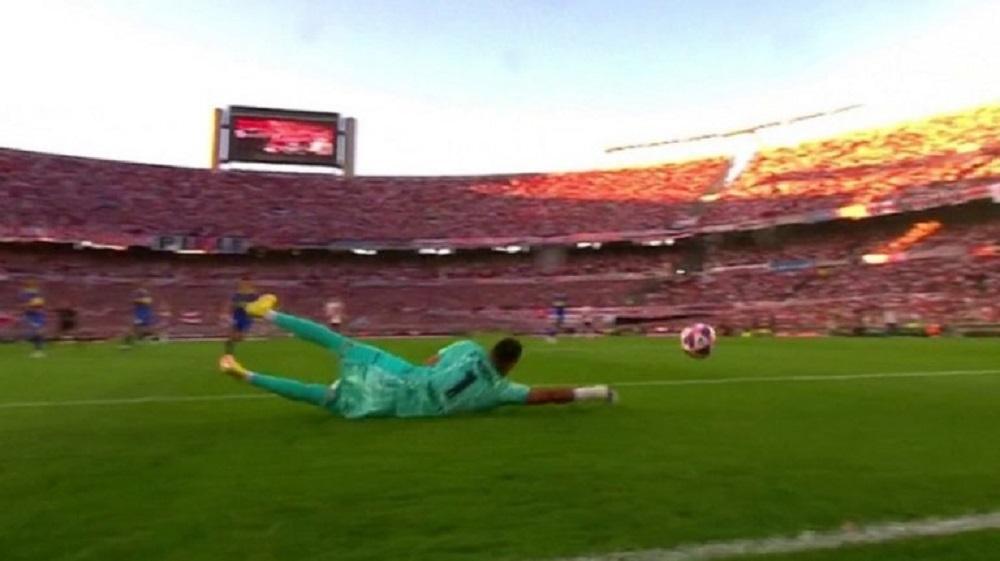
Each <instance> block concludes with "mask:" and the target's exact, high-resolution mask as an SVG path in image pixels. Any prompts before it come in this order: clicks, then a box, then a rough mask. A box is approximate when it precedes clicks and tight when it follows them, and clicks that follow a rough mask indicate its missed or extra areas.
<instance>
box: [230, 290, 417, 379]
mask: <svg viewBox="0 0 1000 561" xmlns="http://www.w3.org/2000/svg"><path fill="white" fill-rule="evenodd" d="M277 302H278V300H277V298H276V297H275V296H274V295H271V294H265V295H264V296H261V297H260V298H258V299H257V300H256V301H254V302H251V303H250V304H247V312H249V313H250V314H251V315H254V316H257V317H262V318H264V319H266V320H268V321H270V322H272V323H274V324H275V325H277V326H278V327H280V328H281V329H284V330H285V331H288V332H289V333H291V334H293V335H295V336H296V337H298V338H300V339H304V340H306V341H309V342H311V343H315V344H317V345H319V346H321V347H325V348H327V349H330V350H331V351H333V352H335V353H337V354H338V355H339V356H340V357H341V358H342V359H345V360H348V361H351V362H355V363H361V364H376V363H377V364H378V365H379V366H380V367H382V368H383V369H384V370H386V371H388V372H392V373H394V374H397V375H405V373H407V372H409V371H411V370H412V369H413V365H412V364H410V363H409V362H407V361H406V360H404V359H402V358H400V357H398V356H396V355H394V354H392V353H389V352H386V351H383V350H382V349H379V348H377V347H373V346H371V345H366V344H364V343H360V342H358V341H355V340H354V339H351V338H350V337H346V336H344V335H341V334H340V333H337V332H336V331H334V330H332V329H330V328H329V327H327V326H325V325H321V324H319V323H316V322H314V321H311V320H308V319H305V318H300V317H296V316H293V315H290V314H283V313H281V312H279V311H277V310H275V309H274V308H275V306H276V305H277Z"/></svg>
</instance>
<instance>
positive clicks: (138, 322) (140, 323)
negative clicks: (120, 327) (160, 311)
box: [132, 314, 155, 328]
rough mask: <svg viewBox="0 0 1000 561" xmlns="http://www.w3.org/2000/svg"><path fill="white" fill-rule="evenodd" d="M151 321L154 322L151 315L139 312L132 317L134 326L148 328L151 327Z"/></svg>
mask: <svg viewBox="0 0 1000 561" xmlns="http://www.w3.org/2000/svg"><path fill="white" fill-rule="evenodd" d="M153 323H155V321H154V319H153V316H152V315H142V314H140V315H137V316H135V317H134V318H132V325H134V326H136V327H141V328H149V327H153Z"/></svg>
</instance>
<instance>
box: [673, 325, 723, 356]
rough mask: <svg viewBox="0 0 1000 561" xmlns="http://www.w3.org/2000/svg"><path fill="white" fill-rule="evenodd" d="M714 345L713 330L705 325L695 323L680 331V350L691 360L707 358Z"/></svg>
mask: <svg viewBox="0 0 1000 561" xmlns="http://www.w3.org/2000/svg"><path fill="white" fill-rule="evenodd" d="M714 345H715V329H713V328H712V326H711V325H708V324H706V323H696V324H694V325H689V326H687V327H685V328H684V329H683V330H681V348H682V349H684V352H685V353H687V354H688V356H690V357H693V358H707V357H708V355H710V354H712V347H713V346H714Z"/></svg>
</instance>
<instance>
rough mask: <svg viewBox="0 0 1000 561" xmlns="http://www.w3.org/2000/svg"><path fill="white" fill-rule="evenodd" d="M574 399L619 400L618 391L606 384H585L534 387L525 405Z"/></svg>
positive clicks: (564, 401)
mask: <svg viewBox="0 0 1000 561" xmlns="http://www.w3.org/2000/svg"><path fill="white" fill-rule="evenodd" d="M572 401H605V402H607V403H615V402H617V401H618V392H616V391H615V390H613V389H612V388H609V387H608V386H605V385H600V386H584V387H579V388H569V387H565V388H542V387H534V388H531V391H529V392H528V399H527V400H526V401H525V402H524V403H525V405H544V404H546V403H570V402H572Z"/></svg>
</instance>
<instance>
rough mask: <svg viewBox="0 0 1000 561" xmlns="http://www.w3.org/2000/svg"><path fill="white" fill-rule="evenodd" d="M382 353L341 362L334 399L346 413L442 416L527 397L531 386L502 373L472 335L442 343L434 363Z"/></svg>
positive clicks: (478, 409)
mask: <svg viewBox="0 0 1000 561" xmlns="http://www.w3.org/2000/svg"><path fill="white" fill-rule="evenodd" d="M359 354H360V353H359ZM380 354H381V353H378V354H376V355H372V360H367V359H366V360H363V361H356V362H355V361H352V360H351V359H350V358H349V357H348V358H346V360H345V362H344V363H343V365H342V372H341V378H340V380H339V382H338V383H337V390H336V398H335V400H334V401H333V403H331V404H330V405H332V406H333V408H335V409H337V410H338V411H339V412H340V413H341V414H342V415H344V416H345V417H348V418H358V417H386V416H394V417H433V416H444V415H451V414H453V413H460V412H464V411H485V410H489V409H493V408H494V407H497V406H499V405H503V404H517V403H524V402H525V401H527V399H528V392H529V388H528V387H527V386H525V385H523V384H518V383H515V382H511V381H510V380H508V379H507V378H505V377H504V376H501V375H500V373H499V372H497V370H496V369H495V368H494V367H493V365H492V363H491V362H490V360H489V356H488V355H487V353H486V351H485V350H484V349H483V348H482V347H481V346H479V345H478V344H476V343H474V342H472V341H459V342H457V343H453V344H452V345H449V346H448V347H445V348H444V349H441V350H440V351H439V352H438V362H437V364H435V365H434V366H431V367H418V366H409V368H406V366H408V365H407V364H406V363H403V362H402V361H399V360H397V361H386V360H384V359H382V360H380V359H379V358H378V355H380ZM383 365H384V366H385V367H383Z"/></svg>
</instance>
